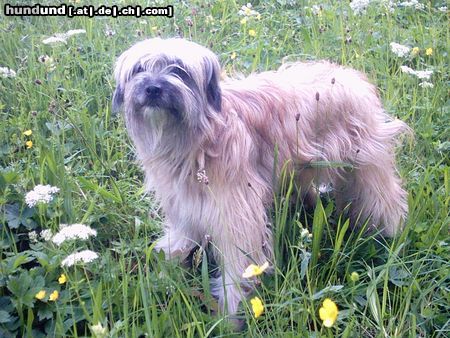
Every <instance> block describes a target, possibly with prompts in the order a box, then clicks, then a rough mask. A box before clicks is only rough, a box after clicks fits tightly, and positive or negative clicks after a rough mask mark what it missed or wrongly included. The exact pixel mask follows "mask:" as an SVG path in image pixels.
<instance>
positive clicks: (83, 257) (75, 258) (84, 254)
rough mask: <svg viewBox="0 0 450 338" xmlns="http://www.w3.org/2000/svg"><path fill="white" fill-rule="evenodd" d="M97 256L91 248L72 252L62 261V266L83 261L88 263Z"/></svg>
mask: <svg viewBox="0 0 450 338" xmlns="http://www.w3.org/2000/svg"><path fill="white" fill-rule="evenodd" d="M97 258H98V254H97V253H96V252H94V251H91V250H83V251H80V252H76V253H73V254H71V255H69V256H67V257H66V258H65V259H64V260H63V261H62V262H61V265H62V266H68V267H70V266H72V265H74V264H77V263H80V262H83V263H90V262H92V261H93V260H95V259H97Z"/></svg>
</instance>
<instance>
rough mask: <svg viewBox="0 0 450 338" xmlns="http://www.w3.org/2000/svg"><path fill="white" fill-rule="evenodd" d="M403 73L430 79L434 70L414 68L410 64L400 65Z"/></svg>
mask: <svg viewBox="0 0 450 338" xmlns="http://www.w3.org/2000/svg"><path fill="white" fill-rule="evenodd" d="M400 70H401V71H402V72H403V73H406V74H410V75H414V76H417V77H418V78H419V79H421V80H428V79H429V78H430V77H431V75H433V71H432V70H414V69H412V68H410V67H408V66H400Z"/></svg>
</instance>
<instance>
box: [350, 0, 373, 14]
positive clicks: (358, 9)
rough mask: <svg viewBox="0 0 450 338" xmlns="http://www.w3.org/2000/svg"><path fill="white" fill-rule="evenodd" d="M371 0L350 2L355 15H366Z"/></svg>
mask: <svg viewBox="0 0 450 338" xmlns="http://www.w3.org/2000/svg"><path fill="white" fill-rule="evenodd" d="M370 1H371V0H353V1H352V2H350V8H351V9H352V11H353V14H355V15H357V14H361V13H364V11H365V10H366V8H367V7H368V6H369V3H370Z"/></svg>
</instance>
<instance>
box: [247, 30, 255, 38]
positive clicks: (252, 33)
mask: <svg viewBox="0 0 450 338" xmlns="http://www.w3.org/2000/svg"><path fill="white" fill-rule="evenodd" d="M248 35H250V36H253V37H255V36H256V31H255V30H254V29H249V30H248Z"/></svg>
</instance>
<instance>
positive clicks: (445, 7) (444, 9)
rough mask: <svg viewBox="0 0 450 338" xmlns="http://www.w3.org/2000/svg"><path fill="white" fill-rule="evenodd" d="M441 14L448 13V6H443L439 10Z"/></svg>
mask: <svg viewBox="0 0 450 338" xmlns="http://www.w3.org/2000/svg"><path fill="white" fill-rule="evenodd" d="M438 11H439V12H447V6H442V7H439V8H438Z"/></svg>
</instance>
